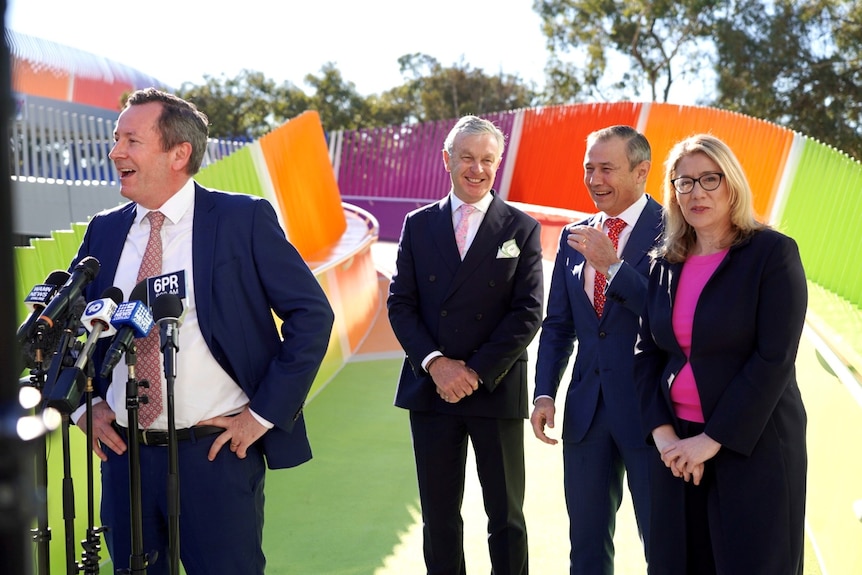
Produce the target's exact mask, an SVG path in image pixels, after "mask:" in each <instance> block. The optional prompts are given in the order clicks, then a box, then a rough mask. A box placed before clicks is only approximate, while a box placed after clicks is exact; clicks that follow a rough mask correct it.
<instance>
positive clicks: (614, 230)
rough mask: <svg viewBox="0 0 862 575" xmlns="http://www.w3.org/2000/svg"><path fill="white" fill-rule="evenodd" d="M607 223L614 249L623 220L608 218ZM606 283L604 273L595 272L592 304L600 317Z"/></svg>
mask: <svg viewBox="0 0 862 575" xmlns="http://www.w3.org/2000/svg"><path fill="white" fill-rule="evenodd" d="M605 223H606V224H607V225H608V237H609V238H611V242H613V244H614V249H615V250H616V249H618V248H619V244H620V234H621V233H622V231H623V228H625V227H626V222H625V220H623V219H621V218H609V219H607V220H605ZM607 285H608V280H607V278H606V277H605V274H603V273H600V272H598V271H597V272H596V282H595V284H594V287H593V305H594V306H595V308H596V315H597V316H599V317H602V312H604V311H605V288H606V287H607Z"/></svg>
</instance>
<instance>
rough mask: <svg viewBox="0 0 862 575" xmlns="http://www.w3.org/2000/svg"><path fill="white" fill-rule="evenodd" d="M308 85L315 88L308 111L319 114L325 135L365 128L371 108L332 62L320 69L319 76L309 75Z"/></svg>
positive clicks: (306, 78) (307, 76)
mask: <svg viewBox="0 0 862 575" xmlns="http://www.w3.org/2000/svg"><path fill="white" fill-rule="evenodd" d="M305 83H306V84H308V85H309V86H311V87H312V88H314V95H313V96H311V97H309V99H308V107H309V108H311V109H314V110H317V112H318V113H319V114H320V121H321V123H322V124H323V129H324V130H325V131H330V130H355V129H357V128H361V127H364V126H365V125H366V123H367V121H368V119H369V116H370V108H369V106H368V103H367V102H366V101H365V98H363V97H362V96H361V95H360V94H359V93H358V92H357V91H356V85H355V84H354V83H353V82H348V81H347V80H345V79H344V78H343V77H342V76H341V72H340V71H339V70H338V68H336V67H335V64H334V63H332V62H327V63H326V64H324V65H323V66H322V67H321V69H320V75H319V76H315V75H313V74H308V75H306V76H305Z"/></svg>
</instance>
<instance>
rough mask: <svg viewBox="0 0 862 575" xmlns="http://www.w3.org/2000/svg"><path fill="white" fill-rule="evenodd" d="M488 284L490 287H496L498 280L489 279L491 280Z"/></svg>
mask: <svg viewBox="0 0 862 575" xmlns="http://www.w3.org/2000/svg"><path fill="white" fill-rule="evenodd" d="M488 285H489V286H490V287H494V286H496V285H497V282H496V281H494V280H491V281H489V282H488Z"/></svg>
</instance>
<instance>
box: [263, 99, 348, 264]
mask: <svg viewBox="0 0 862 575" xmlns="http://www.w3.org/2000/svg"><path fill="white" fill-rule="evenodd" d="M260 146H261V149H262V151H263V155H264V157H265V158H266V165H267V168H268V170H269V175H270V178H271V179H272V183H273V186H274V188H275V195H276V198H278V203H279V207H280V208H281V214H282V216H283V218H284V223H285V227H286V228H287V230H286V231H287V235H288V237H289V238H290V241H291V243H292V244H293V245H294V246H296V249H297V250H299V253H300V254H302V256H303V257H304V258H305V259H306V260H308V259H309V258H310V257H311V256H312V255H313V254H314V253H315V252H318V251H320V250H322V249H325V248H327V247H329V246H332V245H333V244H335V242H337V241H338V239H339V238H340V237H341V234H342V233H344V231H345V230H346V229H347V221H346V220H345V216H344V210H343V209H342V208H341V194H340V193H339V191H338V183H337V182H336V180H335V173H334V171H333V169H332V163H331V162H330V160H329V151H328V150H327V147H326V138H325V137H324V134H323V128H322V127H321V125H320V116H319V115H318V114H317V112H315V111H308V112H304V113H302V114H300V115H299V116H298V117H296V118H294V119H292V120H290V121H289V122H287V123H286V124H284V125H282V126H281V127H280V128H277V129H275V130H273V131H272V132H270V133H269V134H267V135H265V136H264V137H262V138H261V139H260Z"/></svg>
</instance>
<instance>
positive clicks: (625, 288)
mask: <svg viewBox="0 0 862 575" xmlns="http://www.w3.org/2000/svg"><path fill="white" fill-rule="evenodd" d="M646 291H647V278H646V276H644V275H643V274H642V273H640V272H639V271H637V270H636V269H634V268H633V267H632V266H630V265H629V264H627V263H626V262H625V261H623V263H622V265H621V266H620V269H618V270H617V273H616V275H614V279H613V280H612V281H611V283H610V285H609V286H608V290H607V294H606V295H607V297H608V298H609V299H613V300H614V301H616V302H618V303H621V304H622V305H623V306H625V308H626V309H628V310H629V311H630V312H632V313H633V314H635V315H637V316H639V315H640V314H641V311H642V310H643V307H644V302H645V301H646Z"/></svg>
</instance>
